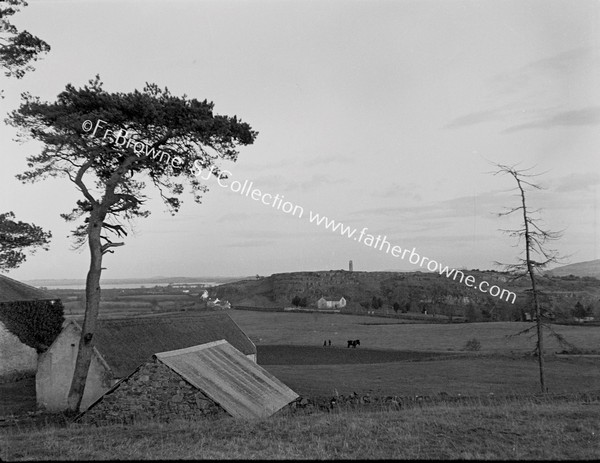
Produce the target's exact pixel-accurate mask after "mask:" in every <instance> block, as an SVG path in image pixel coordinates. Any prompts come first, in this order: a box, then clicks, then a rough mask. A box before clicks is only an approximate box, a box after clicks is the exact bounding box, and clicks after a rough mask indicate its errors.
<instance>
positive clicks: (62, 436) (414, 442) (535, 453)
mask: <svg viewBox="0 0 600 463" xmlns="http://www.w3.org/2000/svg"><path fill="white" fill-rule="evenodd" d="M148 312H149V310H147V309H146V310H145V311H142V313H140V315H142V314H143V313H148ZM228 312H229V314H230V316H231V317H232V318H233V319H234V321H235V322H236V323H237V324H238V325H239V326H240V327H241V328H242V329H243V330H244V331H245V332H246V333H247V334H248V335H249V336H250V337H251V339H252V340H253V341H254V342H255V343H256V344H257V349H258V362H259V364H261V365H262V366H263V367H264V368H266V369H267V370H268V371H270V372H271V373H272V374H274V375H275V376H276V377H277V378H279V379H280V380H281V381H283V382H284V383H286V384H287V385H288V386H290V387H291V388H292V389H293V390H295V391H296V392H297V393H298V394H300V395H301V396H303V397H309V398H331V397H335V396H341V395H346V396H347V395H349V394H351V393H356V394H358V395H360V396H362V395H365V394H366V395H367V396H371V397H381V396H390V395H391V396H398V397H405V398H411V397H412V400H413V401H414V398H415V397H422V398H425V399H426V402H425V403H423V404H421V405H420V406H419V407H416V405H413V406H408V408H402V410H400V411H398V410H391V409H389V408H385V406H383V405H382V408H376V407H371V408H367V409H361V408H359V409H347V408H346V409H345V408H340V409H339V410H336V413H328V412H326V411H319V410H314V411H313V412H310V413H308V414H294V415H290V416H288V415H286V414H284V415H282V416H275V417H272V418H270V419H267V420H262V421H260V422H258V423H256V427H251V428H249V427H247V426H245V425H244V424H243V423H238V422H236V421H235V420H232V419H222V420H220V421H218V422H207V423H202V422H186V421H182V422H174V423H162V422H158V421H157V422H152V423H141V422H140V423H135V424H133V425H128V426H121V425H114V426H103V427H93V428H92V427H88V426H85V425H80V424H66V425H65V424H64V421H63V422H61V421H60V420H58V423H57V422H56V421H57V420H56V419H54V422H55V424H43V422H42V421H40V420H37V423H38V424H36V422H32V423H30V424H29V425H27V424H26V423H27V422H25V424H23V425H20V426H16V427H15V426H11V427H4V428H0V440H2V441H3V442H6V444H7V445H3V446H2V449H1V450H0V458H3V459H10V460H20V459H45V458H48V459H64V458H74V459H106V458H109V459H110V458H119V459H126V458H137V459H144V458H161V457H164V458H367V457H368V458H461V459H471V458H478V459H522V458H598V457H599V456H600V438H599V436H600V428H598V421H597V416H598V410H599V407H600V402H599V397H600V387H599V385H600V358H598V357H580V356H574V355H569V356H557V355H555V354H554V352H555V351H558V350H562V349H563V348H562V347H561V346H560V345H559V344H558V343H556V341H555V340H554V339H553V338H550V337H548V339H547V348H548V350H547V353H546V359H547V363H546V369H547V384H548V386H549V392H550V393H551V394H549V395H547V396H544V397H541V396H539V394H538V395H536V393H537V391H538V390H539V384H538V371H537V362H536V359H535V358H534V357H533V356H531V355H530V353H531V350H532V346H533V344H532V340H531V339H528V337H527V336H518V337H513V338H510V339H507V336H508V335H511V334H514V333H516V332H518V331H520V330H522V329H524V328H525V327H527V326H528V325H527V324H525V323H510V322H497V323H464V324H430V323H426V324H425V323H424V324H420V323H414V322H412V321H409V322H406V321H404V320H395V319H390V318H377V317H365V316H355V315H342V314H321V313H285V312H277V313H275V312H253V311H246V310H243V311H242V310H239V311H238V310H230V311H228ZM111 315H113V314H111ZM164 316H169V314H168V313H165V314H164ZM554 329H555V330H556V331H557V332H559V333H560V334H562V335H563V336H564V337H565V338H566V339H568V340H569V341H570V342H572V343H573V344H574V345H576V346H577V347H579V348H580V349H586V350H589V351H593V350H594V349H597V346H599V345H600V328H597V327H586V326H554ZM472 338H477V339H478V340H479V341H480V343H481V349H480V350H479V351H476V352H471V351H467V350H465V343H466V341H467V340H469V339H472ZM329 339H331V341H332V346H331V347H329V346H327V347H323V341H324V340H329ZM348 339H360V340H361V345H360V346H359V347H358V348H356V349H353V348H347V347H346V345H347V344H346V341H347V340H348ZM0 388H1V389H0V393H1V394H2V396H3V400H2V401H1V402H0V406H2V408H3V412H4V414H6V413H8V412H19V411H20V412H23V411H26V410H28V409H31V407H32V406H33V404H34V396H33V394H34V384H33V381H32V380H31V379H24V380H22V381H19V382H17V383H14V384H13V385H2V386H0ZM457 398H461V402H460V403H457V402H454V401H453V400H455V399H457ZM429 399H435V400H434V401H433V402H431V403H427V401H428V400H429ZM462 399H464V401H462ZM61 423H62V424H61ZM249 429H252V432H250V431H249ZM182 436H186V437H185V439H184V438H183V437H182ZM299 436H302V438H300V437H299ZM540 436H544V437H543V438H541V440H540V439H539V437H540ZM92 441H93V442H94V443H93V444H91V443H90V442H92ZM224 442H227V445H226V446H224V445H223V443H224Z"/></svg>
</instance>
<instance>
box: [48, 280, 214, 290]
mask: <svg viewBox="0 0 600 463" xmlns="http://www.w3.org/2000/svg"><path fill="white" fill-rule="evenodd" d="M169 284H174V285H177V284H186V285H204V286H217V285H218V284H219V283H215V282H214V281H194V282H191V283H189V282H186V283H153V282H150V283H102V282H100V287H101V288H102V289H136V288H142V287H144V288H154V287H155V286H168V285H169ZM39 287H41V286H38V288H39ZM43 287H44V288H47V289H85V283H82V284H58V285H45V286H43Z"/></svg>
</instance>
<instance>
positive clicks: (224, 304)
mask: <svg viewBox="0 0 600 463" xmlns="http://www.w3.org/2000/svg"><path fill="white" fill-rule="evenodd" d="M206 305H207V307H212V308H214V309H231V304H230V303H229V301H222V300H220V299H219V298H216V299H215V300H214V301H213V300H211V299H209V300H208V301H207V303H206Z"/></svg>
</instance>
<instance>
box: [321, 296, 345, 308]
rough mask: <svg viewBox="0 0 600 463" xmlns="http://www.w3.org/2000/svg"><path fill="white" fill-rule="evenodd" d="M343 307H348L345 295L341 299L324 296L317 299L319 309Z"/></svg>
mask: <svg viewBox="0 0 600 463" xmlns="http://www.w3.org/2000/svg"><path fill="white" fill-rule="evenodd" d="M342 307H346V299H345V298H343V297H342V298H340V299H339V300H336V299H325V298H324V297H322V298H321V299H319V300H318V301H317V308H318V309H341V308H342Z"/></svg>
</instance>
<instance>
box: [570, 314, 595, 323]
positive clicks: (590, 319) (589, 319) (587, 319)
mask: <svg viewBox="0 0 600 463" xmlns="http://www.w3.org/2000/svg"><path fill="white" fill-rule="evenodd" d="M573 318H574V319H575V321H576V322H578V323H587V322H593V321H594V317H593V316H591V315H588V316H586V317H573Z"/></svg>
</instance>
